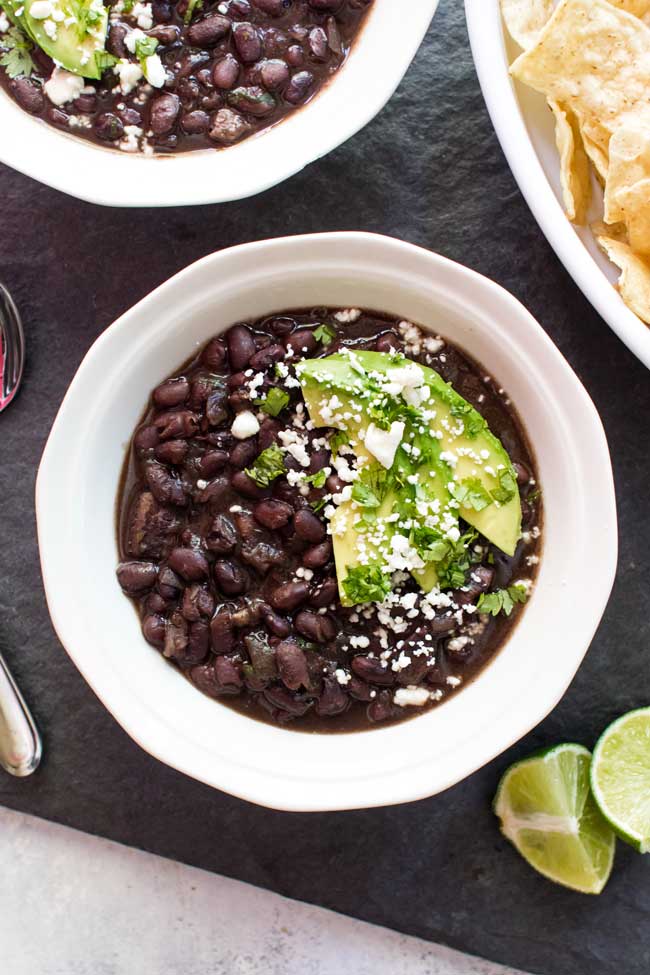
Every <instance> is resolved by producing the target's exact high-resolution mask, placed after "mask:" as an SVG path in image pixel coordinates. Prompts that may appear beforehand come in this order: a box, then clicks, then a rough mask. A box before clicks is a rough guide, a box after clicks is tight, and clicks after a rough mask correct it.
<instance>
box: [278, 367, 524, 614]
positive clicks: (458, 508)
mask: <svg viewBox="0 0 650 975" xmlns="http://www.w3.org/2000/svg"><path fill="white" fill-rule="evenodd" d="M405 369H406V370H407V373H408V375H409V377H410V380H409V381H410V382H411V383H413V377H414V376H415V377H416V387H415V390H413V388H412V387H409V386H407V387H403V386H400V383H401V382H403V381H404V377H405V376H406V375H407V373H405V372H404V370H405ZM396 370H397V372H396ZM414 370H415V371H414ZM417 370H419V371H420V375H418V373H417ZM297 375H298V377H299V379H300V382H301V385H302V391H303V395H304V398H305V402H306V404H307V408H308V410H309V415H310V418H311V420H312V421H313V423H314V425H315V426H317V427H334V428H338V429H341V430H344V431H345V432H346V433H347V434H348V435H349V446H350V448H351V449H352V451H353V452H354V455H355V456H356V458H357V460H356V464H357V467H358V468H360V471H361V473H360V474H359V476H358V477H357V479H356V480H355V481H353V482H352V491H353V494H352V498H351V499H349V500H344V501H342V503H340V504H339V505H338V507H337V509H336V512H335V514H334V515H333V517H332V521H331V527H332V538H333V544H334V555H335V560H336V569H337V577H338V580H339V593H340V597H341V601H342V602H343V604H344V605H352V604H354V603H357V602H360V601H363V600H362V599H360V598H355V597H359V595H363V593H362V592H361V591H360V592H356V591H355V584H354V582H353V579H354V578H355V577H357V576H358V573H359V572H362V573H366V572H367V571H369V567H370V569H371V568H372V567H373V566H376V567H379V568H380V569H381V571H382V572H384V573H388V576H387V578H388V579H390V573H391V572H392V571H395V570H396V569H398V568H401V569H406V570H407V571H410V572H411V573H412V575H413V576H414V578H415V579H416V580H417V582H418V583H419V584H420V586H421V587H422V588H423V589H424V590H425V591H430V590H431V589H433V588H434V587H435V586H438V585H439V586H440V587H441V588H456V587H457V586H458V585H460V584H461V582H460V579H461V578H463V566H464V569H465V571H466V569H467V562H463V555H464V552H465V551H466V549H467V547H468V545H469V544H470V543H471V542H472V541H473V540H474V537H475V534H474V533H471V536H469V537H468V536H464V537H463V536H462V535H461V532H462V529H461V528H459V527H458V519H459V517H460V518H462V519H463V521H464V522H465V523H466V524H468V525H470V526H471V528H472V529H475V530H476V532H478V533H479V534H480V535H482V536H483V537H484V539H487V541H489V542H492V543H493V544H494V545H496V546H497V547H498V548H500V549H501V550H502V551H503V552H505V553H506V554H508V555H513V554H514V551H515V548H516V546H517V542H518V540H519V538H520V536H521V502H520V497H519V490H518V487H517V481H516V474H515V471H514V469H513V467H512V463H511V461H510V458H509V457H508V454H507V453H506V451H505V449H504V447H503V445H502V444H501V442H500V440H499V439H498V438H497V437H495V436H494V434H493V433H492V432H491V431H490V430H489V428H488V426H487V423H486V422H485V420H484V419H483V418H482V417H481V416H480V414H479V413H478V412H477V411H476V410H475V409H474V408H473V407H472V406H471V405H470V404H469V403H468V402H467V401H466V400H465V399H463V397H462V396H460V395H459V394H458V393H457V392H456V391H455V390H454V389H453V388H452V387H451V386H450V385H449V384H448V383H446V382H445V381H444V380H443V379H442V377H441V376H440V375H439V374H438V373H437V372H435V371H434V370H433V369H430V368H428V367H426V366H422V365H420V364H419V363H414V362H412V361H411V360H409V359H406V358H405V357H404V356H399V355H389V354H387V353H382V352H364V351H354V352H347V351H346V352H343V353H340V354H337V355H332V356H328V357H326V358H323V359H309V360H305V361H304V362H302V363H300V365H299V366H298V367H297ZM333 397H334V399H333ZM405 397H406V398H405ZM407 399H408V402H407ZM402 423H403V424H404V430H403V433H402V436H401V441H400V443H399V446H398V447H397V449H396V451H395V454H394V459H393V460H392V464H391V466H390V467H389V468H388V469H386V467H384V466H383V464H382V463H380V462H379V461H378V460H377V459H376V457H375V456H374V455H373V454H372V451H371V450H370V449H367V448H366V446H365V440H366V435H367V432H368V428H369V426H370V425H371V424H373V425H374V427H375V430H376V429H377V428H379V429H380V430H389V429H390V428H391V424H393V425H395V424H402ZM399 429H400V428H397V431H396V437H397V436H398V435H399ZM393 430H395V427H394V426H393ZM375 436H376V434H373V437H375ZM396 437H395V438H396ZM395 438H394V439H393V445H394V440H395ZM369 442H370V441H369ZM373 442H374V440H373ZM341 449H342V451H345V448H341ZM343 456H344V457H345V456H348V455H346V454H345V453H343ZM383 459H384V463H386V462H387V459H388V462H390V452H389V455H388V458H386V457H384V458H383ZM396 536H400V537H399V539H398V538H397V537H396ZM405 538H407V539H408V545H409V551H408V552H406V563H408V565H406V564H403V563H401V562H400V553H401V552H403V550H404V546H405V545H406V544H407V543H406V542H405ZM396 553H397V554H396ZM385 585H386V586H388V585H389V583H388V582H387V583H386V584H385ZM386 591H387V590H386Z"/></svg>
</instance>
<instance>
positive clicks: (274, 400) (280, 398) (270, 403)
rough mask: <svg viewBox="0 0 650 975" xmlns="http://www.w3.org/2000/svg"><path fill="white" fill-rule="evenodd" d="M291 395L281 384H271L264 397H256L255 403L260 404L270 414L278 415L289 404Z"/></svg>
mask: <svg viewBox="0 0 650 975" xmlns="http://www.w3.org/2000/svg"><path fill="white" fill-rule="evenodd" d="M290 398H291V397H290V396H289V394H288V393H286V392H285V391H284V390H283V389H280V387H279V386H271V388H270V389H269V391H268V393H267V394H266V396H265V397H264V399H256V400H255V405H256V406H259V407H260V408H261V409H262V410H263V411H264V412H265V413H268V415H269V416H277V415H278V413H282V410H283V409H284V408H285V406H287V404H288V403H289V400H290Z"/></svg>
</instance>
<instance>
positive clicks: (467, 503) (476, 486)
mask: <svg viewBox="0 0 650 975" xmlns="http://www.w3.org/2000/svg"><path fill="white" fill-rule="evenodd" d="M449 493H450V494H451V495H452V497H454V498H455V499H456V501H458V503H459V504H460V505H462V506H463V507H465V508H473V509H474V511H483V509H484V508H488V507H489V506H490V505H491V504H492V497H491V495H490V493H489V491H488V490H487V488H486V487H484V485H483V483H482V482H481V481H480V479H479V478H478V477H466V478H465V479H464V480H463V481H461V482H460V483H459V484H454V485H453V487H450V489H449Z"/></svg>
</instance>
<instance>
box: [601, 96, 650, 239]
mask: <svg viewBox="0 0 650 975" xmlns="http://www.w3.org/2000/svg"><path fill="white" fill-rule="evenodd" d="M648 177H650V106H648V107H647V108H644V109H642V110H641V111H637V112H629V113H628V115H627V116H626V117H625V118H624V119H623V121H622V123H621V125H620V126H619V128H618V129H617V130H616V132H615V133H614V135H613V136H612V137H611V139H610V142H609V173H608V178H607V185H606V187H605V220H606V222H607V223H615V222H616V221H617V220H624V219H625V215H624V207H623V203H622V201H621V199H620V194H621V191H624V190H626V189H628V188H629V187H630V186H634V184H635V183H638V182H640V181H641V180H643V179H647V178H648Z"/></svg>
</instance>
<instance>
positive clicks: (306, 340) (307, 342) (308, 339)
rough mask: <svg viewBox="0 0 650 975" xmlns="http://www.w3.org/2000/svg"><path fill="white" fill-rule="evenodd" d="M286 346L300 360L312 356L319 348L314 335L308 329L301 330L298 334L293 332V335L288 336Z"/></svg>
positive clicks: (285, 341)
mask: <svg viewBox="0 0 650 975" xmlns="http://www.w3.org/2000/svg"><path fill="white" fill-rule="evenodd" d="M284 344H285V346H286V347H287V349H291V350H292V351H293V354H294V356H297V357H298V358H300V357H301V356H304V355H311V354H312V353H314V352H315V351H316V349H317V348H318V342H317V341H316V339H315V338H314V333H313V332H312V331H310V329H308V328H300V329H298V331H297V332H292V333H291V335H287V337H286V338H285V340H284Z"/></svg>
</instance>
